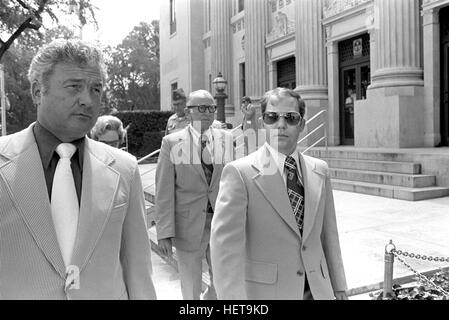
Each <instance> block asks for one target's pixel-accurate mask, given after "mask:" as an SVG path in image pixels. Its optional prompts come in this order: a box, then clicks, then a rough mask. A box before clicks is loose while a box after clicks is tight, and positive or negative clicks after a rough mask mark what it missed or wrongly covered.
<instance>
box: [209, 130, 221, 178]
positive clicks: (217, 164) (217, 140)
mask: <svg viewBox="0 0 449 320" xmlns="http://www.w3.org/2000/svg"><path fill="white" fill-rule="evenodd" d="M211 130H212V135H213V137H214V157H213V166H214V172H213V173H212V179H211V182H210V185H211V186H213V185H214V184H215V183H218V182H219V180H220V177H221V172H222V169H223V166H224V163H223V161H224V153H225V141H224V137H223V134H222V133H221V132H220V131H219V130H214V129H211Z"/></svg>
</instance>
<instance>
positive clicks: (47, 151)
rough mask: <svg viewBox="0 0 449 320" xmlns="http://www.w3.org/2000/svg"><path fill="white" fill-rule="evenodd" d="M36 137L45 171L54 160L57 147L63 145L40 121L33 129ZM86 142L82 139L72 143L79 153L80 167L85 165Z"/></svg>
mask: <svg viewBox="0 0 449 320" xmlns="http://www.w3.org/2000/svg"><path fill="white" fill-rule="evenodd" d="M33 133H34V137H35V139H36V143H37V147H38V150H39V155H40V157H41V160H42V165H43V166H44V168H45V169H47V168H48V166H49V165H50V162H51V159H52V158H53V154H54V152H55V150H56V147H57V146H58V145H59V144H61V143H62V141H61V140H59V139H58V138H57V137H56V136H55V135H54V134H52V133H51V132H50V131H48V130H47V129H46V128H44V127H43V126H42V125H41V124H40V123H39V122H38V121H36V123H35V124H34V127H33ZM84 140H85V138H84V137H82V138H80V139H77V140H74V141H71V142H70V143H71V144H73V145H74V146H75V147H76V148H77V151H78V160H79V163H80V166H82V165H83V157H84Z"/></svg>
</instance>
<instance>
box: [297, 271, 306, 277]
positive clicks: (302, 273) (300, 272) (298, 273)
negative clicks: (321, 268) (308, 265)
mask: <svg viewBox="0 0 449 320" xmlns="http://www.w3.org/2000/svg"><path fill="white" fill-rule="evenodd" d="M296 274H297V275H298V276H302V275H304V272H302V271H301V270H298V272H296Z"/></svg>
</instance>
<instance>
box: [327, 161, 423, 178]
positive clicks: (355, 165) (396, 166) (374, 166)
mask: <svg viewBox="0 0 449 320" xmlns="http://www.w3.org/2000/svg"><path fill="white" fill-rule="evenodd" d="M323 160H325V161H326V162H327V163H328V164H329V167H331V168H340V169H354V170H367V171H381V172H392V173H408V174H419V173H421V165H420V164H419V163H414V162H395V161H376V160H359V159H338V158H327V159H325V158H324V159H323Z"/></svg>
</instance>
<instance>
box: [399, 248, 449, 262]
mask: <svg viewBox="0 0 449 320" xmlns="http://www.w3.org/2000/svg"><path fill="white" fill-rule="evenodd" d="M392 253H396V254H397V255H401V256H404V257H410V258H412V259H418V260H424V261H426V260H428V261H435V262H449V258H445V257H435V256H426V255H420V254H416V253H413V252H407V251H402V250H396V249H393V250H392Z"/></svg>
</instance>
